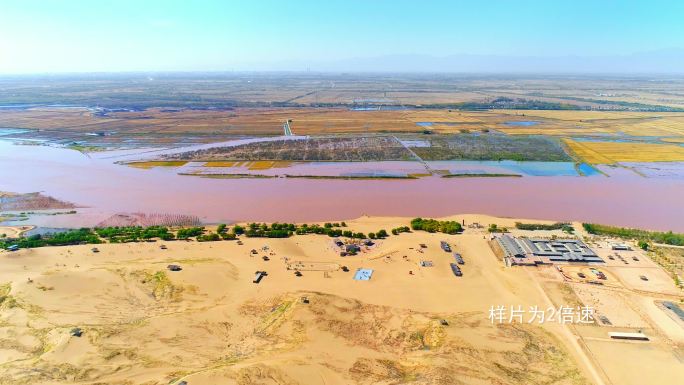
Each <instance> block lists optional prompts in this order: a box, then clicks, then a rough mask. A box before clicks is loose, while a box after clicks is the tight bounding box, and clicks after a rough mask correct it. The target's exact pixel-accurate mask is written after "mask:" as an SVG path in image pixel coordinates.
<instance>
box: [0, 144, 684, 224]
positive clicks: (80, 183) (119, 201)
mask: <svg viewBox="0 0 684 385" xmlns="http://www.w3.org/2000/svg"><path fill="white" fill-rule="evenodd" d="M114 160H116V159H115V158H111V157H109V156H103V155H101V154H98V155H94V156H93V157H88V156H85V155H83V154H81V153H79V152H77V151H72V150H67V149H63V148H54V147H47V146H19V145H14V144H12V143H10V142H6V141H0V191H12V192H22V193H24V192H35V191H41V192H44V193H45V194H47V195H51V196H53V197H55V198H58V199H61V200H65V201H70V202H73V203H76V204H78V205H79V206H85V207H87V208H86V209H83V210H79V214H78V215H60V216H49V217H47V216H46V217H44V218H45V219H41V221H43V223H40V224H41V225H45V226H56V227H61V226H69V227H77V226H92V225H94V224H95V223H97V222H99V221H100V220H102V219H104V218H105V217H107V216H109V215H111V214H113V213H117V212H145V213H172V214H192V215H197V216H199V217H200V218H201V219H202V220H203V221H204V222H207V223H217V222H232V221H267V222H271V221H296V222H304V221H327V220H343V219H351V218H356V217H359V216H362V215H378V216H425V217H440V216H447V215H453V214H459V213H482V214H491V215H497V216H508V217H520V218H531V219H550V220H564V221H566V220H567V221H569V220H581V221H589V222H596V223H603V224H612V225H620V226H632V227H639V228H649V229H657V230H673V231H679V232H684V180H682V179H667V178H643V177H639V176H637V175H635V174H633V173H627V172H625V173H616V174H615V175H614V176H611V177H605V176H601V175H599V176H592V177H579V176H539V177H534V176H526V177H523V178H438V177H428V178H421V179H417V180H330V179H286V178H273V179H209V178H199V177H193V176H181V175H177V174H176V172H175V171H174V170H172V169H163V168H156V169H150V170H143V169H136V168H131V167H127V166H122V165H118V164H114V163H113V161H114Z"/></svg>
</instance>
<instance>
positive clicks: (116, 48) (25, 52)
mask: <svg viewBox="0 0 684 385" xmlns="http://www.w3.org/2000/svg"><path fill="white" fill-rule="evenodd" d="M683 20H684V1H679V0H670V1H657V0H656V1H652V0H651V1H646V0H644V1H628V0H625V1H611V0H600V1H596V0H592V1H582V0H573V1H554V0H544V1H525V0H518V1H513V0H511V1H504V0H499V1H497V0H488V1H472V0H471V1H458V0H452V1H437V0H434V1H430V0H422V1H417V0H413V1H403V0H392V1H390V0H375V1H373V0H367V1H359V0H344V1H338V0H326V1H308V0H283V1H266V0H261V1H260V0H251V1H239V0H233V1H210V0H205V1H202V0H194V1H174V0H163V1H156V0H138V1H128V0H120V1H107V0H61V1H59V0H0V74H12V73H51V72H118V71H245V70H247V71H248V70H274V71H275V70H306V69H307V68H308V69H312V70H318V69H325V68H336V69H341V70H344V69H345V68H344V65H345V64H344V63H347V65H349V66H350V67H353V65H354V64H353V63H354V61H355V60H362V59H364V58H378V57H392V56H401V55H418V56H426V57H448V56H452V55H485V56H486V55H497V56H511V57H521V56H530V57H565V56H579V57H585V56H586V57H592V56H624V55H631V54H635V53H642V52H651V51H660V50H683V49H684V21H683ZM331 63H338V64H337V66H331V65H330V64H331ZM377 66H379V68H382V66H383V64H382V62H379V64H377ZM350 69H352V70H353V68H350ZM418 69H419V65H418Z"/></svg>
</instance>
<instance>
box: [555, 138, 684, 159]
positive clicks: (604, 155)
mask: <svg viewBox="0 0 684 385" xmlns="http://www.w3.org/2000/svg"><path fill="white" fill-rule="evenodd" d="M565 143H566V144H567V145H568V146H569V147H570V149H571V150H572V151H573V152H574V153H575V154H577V156H579V157H580V158H581V159H583V160H584V161H586V162H588V163H592V164H613V163H617V162H684V147H682V146H678V145H671V144H652V143H621V142H578V141H574V140H566V141H565Z"/></svg>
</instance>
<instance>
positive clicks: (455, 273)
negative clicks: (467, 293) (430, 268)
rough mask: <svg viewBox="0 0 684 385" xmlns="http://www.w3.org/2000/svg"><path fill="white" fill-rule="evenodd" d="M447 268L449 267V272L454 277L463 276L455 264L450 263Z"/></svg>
mask: <svg viewBox="0 0 684 385" xmlns="http://www.w3.org/2000/svg"><path fill="white" fill-rule="evenodd" d="M449 266H451V272H452V273H454V275H455V276H457V277H462V276H463V272H461V268H460V267H458V265H457V264H455V263H450V264H449Z"/></svg>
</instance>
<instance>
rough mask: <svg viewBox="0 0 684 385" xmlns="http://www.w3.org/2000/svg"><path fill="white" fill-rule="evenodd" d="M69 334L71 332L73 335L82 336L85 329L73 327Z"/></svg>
mask: <svg viewBox="0 0 684 385" xmlns="http://www.w3.org/2000/svg"><path fill="white" fill-rule="evenodd" d="M69 334H71V335H72V336H73V337H80V336H82V335H83V329H81V328H73V329H71V331H70V332H69Z"/></svg>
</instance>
